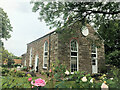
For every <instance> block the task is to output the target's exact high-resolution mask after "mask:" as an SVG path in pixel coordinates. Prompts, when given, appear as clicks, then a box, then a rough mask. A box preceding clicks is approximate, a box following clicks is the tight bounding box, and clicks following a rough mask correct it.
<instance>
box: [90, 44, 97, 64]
mask: <svg viewBox="0 0 120 90" xmlns="http://www.w3.org/2000/svg"><path fill="white" fill-rule="evenodd" d="M91 58H92V65H96V59H97V48H96V46H95V45H94V44H92V45H91Z"/></svg>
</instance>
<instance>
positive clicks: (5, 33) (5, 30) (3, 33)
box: [0, 8, 12, 63]
mask: <svg viewBox="0 0 120 90" xmlns="http://www.w3.org/2000/svg"><path fill="white" fill-rule="evenodd" d="M11 31H12V26H11V24H10V20H9V18H8V16H7V13H5V12H4V11H3V9H2V8H0V63H2V59H3V58H2V56H3V55H2V52H3V51H4V47H3V42H2V40H1V39H5V40H7V39H8V38H10V37H11V35H10V32H11Z"/></svg>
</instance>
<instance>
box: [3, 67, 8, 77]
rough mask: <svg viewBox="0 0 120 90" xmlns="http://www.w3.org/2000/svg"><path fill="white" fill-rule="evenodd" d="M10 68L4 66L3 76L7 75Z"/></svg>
mask: <svg viewBox="0 0 120 90" xmlns="http://www.w3.org/2000/svg"><path fill="white" fill-rule="evenodd" d="M9 71H10V70H8V68H2V76H7V74H8V73H9Z"/></svg>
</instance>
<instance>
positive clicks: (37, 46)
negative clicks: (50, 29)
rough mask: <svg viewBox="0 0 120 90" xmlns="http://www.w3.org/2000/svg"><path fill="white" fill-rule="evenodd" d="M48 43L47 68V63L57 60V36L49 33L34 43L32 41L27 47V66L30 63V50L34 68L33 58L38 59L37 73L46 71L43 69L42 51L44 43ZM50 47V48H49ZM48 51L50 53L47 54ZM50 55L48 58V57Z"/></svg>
mask: <svg viewBox="0 0 120 90" xmlns="http://www.w3.org/2000/svg"><path fill="white" fill-rule="evenodd" d="M45 41H48V66H49V62H50V63H51V62H53V61H55V59H56V58H57V41H58V40H57V34H56V33H51V34H48V35H46V36H45V37H42V38H40V39H38V40H36V41H33V42H31V43H29V44H28V45H27V66H28V67H29V61H30V49H31V48H32V66H33V68H35V56H36V55H38V57H39V65H38V70H39V72H43V71H45V72H46V71H47V70H48V68H47V69H44V68H43V52H44V51H43V50H44V43H45ZM49 47H50V48H49ZM49 50H50V52H49ZM49 54H50V56H49Z"/></svg>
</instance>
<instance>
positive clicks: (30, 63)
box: [29, 48, 32, 67]
mask: <svg viewBox="0 0 120 90" xmlns="http://www.w3.org/2000/svg"><path fill="white" fill-rule="evenodd" d="M29 66H30V67H31V66H32V48H31V49H30V62H29Z"/></svg>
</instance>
